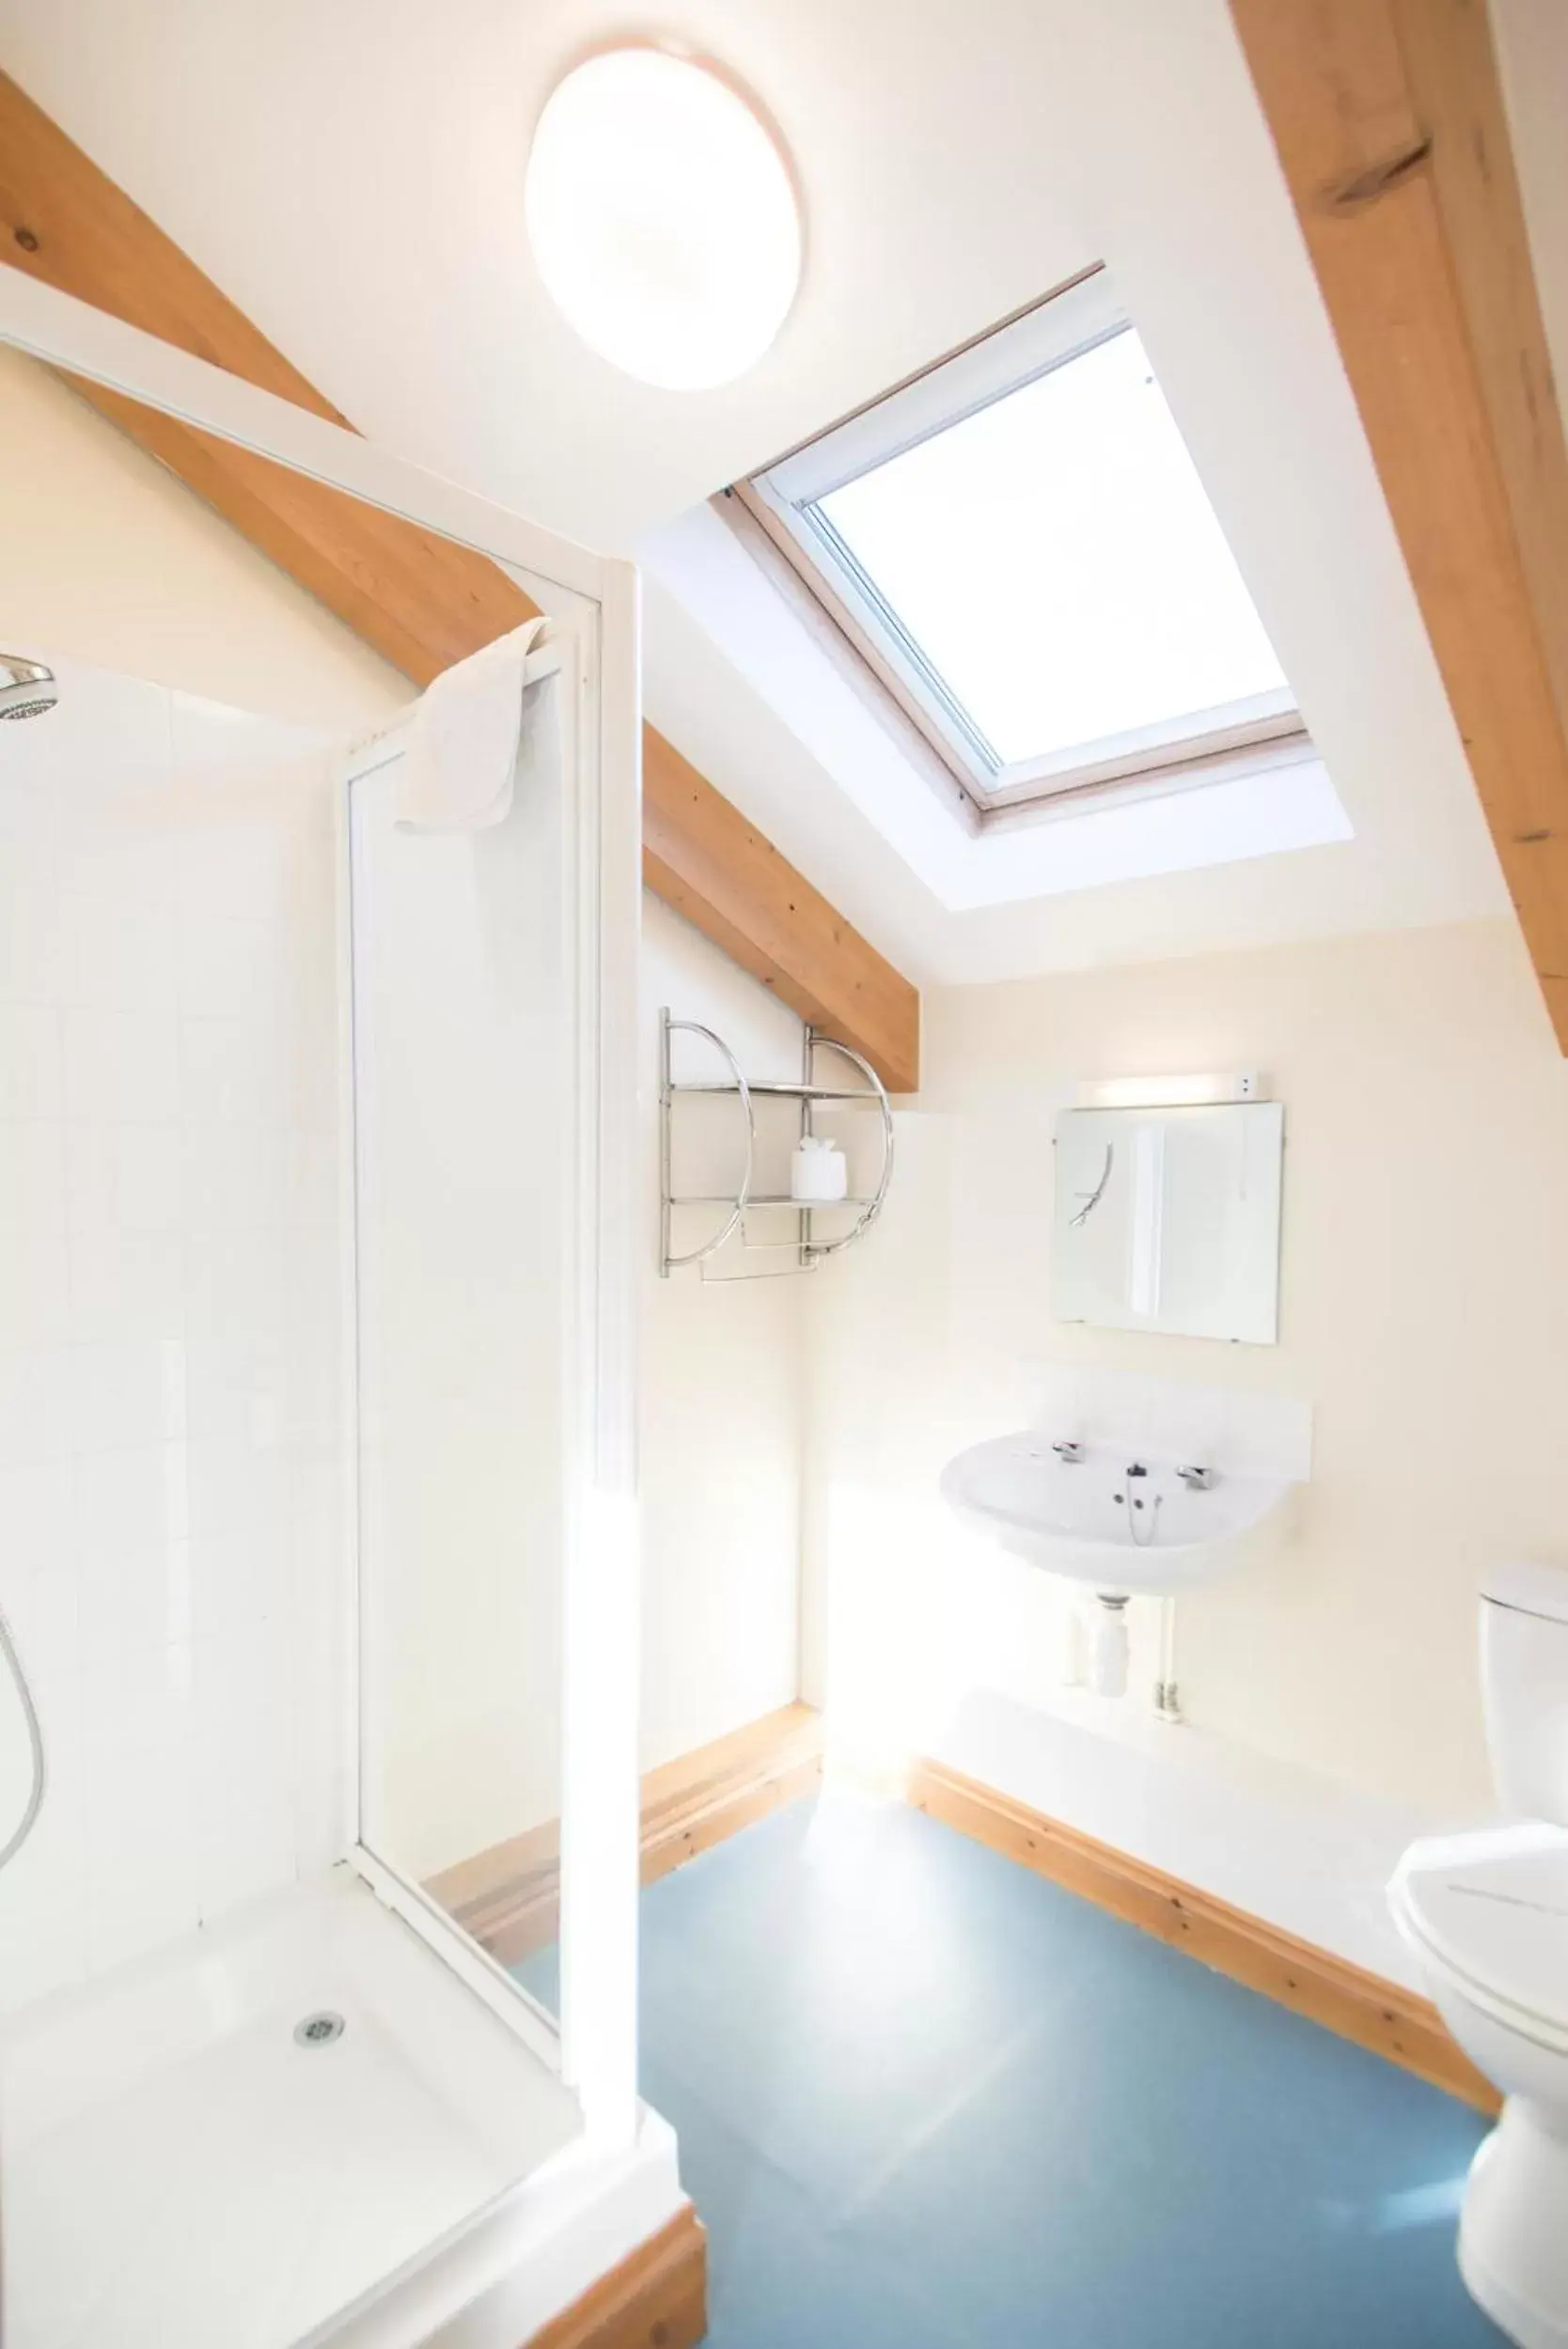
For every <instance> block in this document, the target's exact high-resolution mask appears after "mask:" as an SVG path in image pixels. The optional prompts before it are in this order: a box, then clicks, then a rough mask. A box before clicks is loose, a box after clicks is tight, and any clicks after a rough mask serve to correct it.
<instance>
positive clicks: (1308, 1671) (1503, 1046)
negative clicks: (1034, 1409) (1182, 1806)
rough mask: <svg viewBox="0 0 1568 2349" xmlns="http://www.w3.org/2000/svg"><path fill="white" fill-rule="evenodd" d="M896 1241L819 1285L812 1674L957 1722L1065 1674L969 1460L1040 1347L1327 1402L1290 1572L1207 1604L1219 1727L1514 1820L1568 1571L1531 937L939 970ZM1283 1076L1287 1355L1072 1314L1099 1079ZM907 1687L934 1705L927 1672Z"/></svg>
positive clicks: (1202, 1654)
mask: <svg viewBox="0 0 1568 2349" xmlns="http://www.w3.org/2000/svg"><path fill="white" fill-rule="evenodd" d="M925 1024H926V1039H925V1054H926V1068H925V1075H926V1081H925V1086H924V1089H923V1091H922V1093H921V1096H920V1103H919V1107H918V1109H917V1110H916V1111H913V1112H910V1113H907V1114H906V1115H905V1116H904V1117H903V1118H902V1120H901V1128H902V1131H901V1136H900V1152H901V1155H900V1166H899V1174H898V1178H897V1182H896V1185H895V1190H894V1195H893V1198H892V1201H891V1203H890V1205H889V1208H888V1211H887V1214H886V1220H885V1223H884V1225H883V1227H882V1228H881V1229H879V1230H878V1231H876V1232H875V1233H873V1234H872V1235H871V1237H870V1240H869V1241H868V1242H867V1243H866V1245H865V1246H864V1247H863V1249H862V1250H861V1251H860V1252H859V1254H858V1256H857V1258H856V1259H855V1260H851V1261H846V1262H845V1263H844V1265H843V1266H842V1267H841V1268H840V1275H841V1276H840V1278H839V1280H838V1281H836V1282H835V1283H834V1284H833V1285H832V1286H831V1287H829V1286H828V1285H826V1284H825V1283H824V1284H823V1285H820V1286H819V1287H818V1288H817V1289H816V1291H815V1292H814V1294H813V1296H812V1298H811V1300H810V1308H811V1315H812V1329H811V1347H812V1363H813V1401H812V1416H811V1425H810V1432H809V1438H808V1487H809V1500H808V1527H809V1538H808V1630H809V1637H808V1687H809V1689H810V1691H811V1693H815V1694H819V1695H828V1696H831V1697H833V1698H834V1699H835V1700H838V1699H840V1698H841V1699H843V1700H844V1701H845V1702H846V1703H847V1704H849V1705H850V1706H851V1708H852V1710H853V1709H855V1708H858V1709H859V1711H860V1712H861V1714H862V1715H867V1714H868V1713H869V1714H870V1715H872V1716H874V1715H875V1713H876V1710H877V1708H878V1706H879V1705H880V1706H881V1707H882V1708H883V1710H884V1712H885V1713H886V1714H888V1715H890V1716H891V1715H898V1716H899V1717H900V1718H901V1719H907V1718H909V1717H910V1715H911V1712H912V1710H913V1712H914V1714H915V1715H917V1716H920V1707H921V1706H922V1705H923V1706H924V1708H925V1710H924V1714H923V1716H920V1717H919V1720H918V1724H917V1726H918V1728H919V1729H921V1730H923V1732H924V1733H925V1734H928V1735H929V1734H932V1733H933V1732H932V1730H931V1723H932V1720H933V1717H934V1715H935V1714H936V1713H938V1712H940V1711H941V1710H942V1709H943V1708H948V1709H950V1708H951V1706H952V1705H954V1704H956V1703H958V1702H959V1701H960V1700H962V1699H964V1696H965V1695H966V1694H971V1693H972V1692H973V1691H975V1690H976V1689H983V1688H989V1689H992V1690H999V1691H1003V1692H1006V1693H1007V1694H1009V1695H1011V1696H1012V1697H1015V1698H1022V1699H1025V1700H1027V1701H1028V1702H1030V1703H1035V1704H1042V1703H1045V1702H1047V1701H1049V1700H1050V1699H1051V1697H1052V1695H1053V1692H1054V1689H1055V1686H1056V1684H1057V1679H1058V1664H1059V1657H1060V1646H1059V1636H1058V1635H1059V1630H1060V1605H1059V1602H1058V1597H1057V1595H1056V1592H1055V1591H1054V1590H1053V1588H1052V1586H1051V1585H1050V1583H1049V1580H1048V1578H1046V1577H1044V1576H1042V1575H1040V1574H1035V1573H1033V1572H1032V1571H1031V1570H1029V1569H1027V1568H1026V1567H1025V1566H1023V1565H1021V1564H1018V1563H1015V1562H1013V1561H1011V1560H1009V1559H1007V1558H1004V1557H1003V1556H1002V1554H1001V1553H1000V1552H996V1551H990V1550H987V1549H985V1548H983V1547H980V1546H977V1545H976V1544H975V1543H972V1542H970V1541H968V1540H967V1539H966V1538H965V1537H964V1535H963V1534H962V1532H961V1529H960V1528H958V1527H956V1525H955V1524H954V1523H953V1522H952V1521H950V1520H949V1518H948V1517H947V1516H946V1513H945V1512H944V1511H942V1509H941V1507H940V1504H939V1503H938V1502H937V1500H936V1498H935V1494H934V1480H935V1478H936V1475H937V1473H938V1471H939V1469H940V1467H941V1465H942V1463H943V1461H944V1460H945V1459H946V1458H947V1457H948V1456H949V1454H950V1452H951V1451H953V1450H954V1449H957V1448H958V1447H959V1446H960V1445H962V1444H963V1443H965V1442H968V1441H972V1440H974V1439H976V1438H978V1437H980V1436H982V1435H985V1434H987V1433H999V1432H1001V1431H1002V1430H1004V1429H1006V1428H1008V1427H1012V1426H1018V1425H1022V1424H1024V1423H1025V1422H1026V1420H1027V1418H1028V1417H1029V1416H1030V1409H1031V1402H1032V1381H1031V1377H1030V1372H1029V1368H1028V1365H1029V1363H1030V1361H1031V1360H1047V1361H1052V1362H1058V1363H1060V1362H1077V1363H1085V1364H1097V1365H1103V1366H1105V1367H1108V1368H1117V1369H1122V1370H1141V1371H1145V1372H1147V1373H1150V1374H1155V1375H1158V1376H1160V1377H1164V1378H1190V1379H1191V1380H1193V1381H1195V1382H1200V1383H1202V1384H1205V1385H1208V1386H1231V1387H1238V1388H1246V1389H1249V1390H1252V1391H1256V1392H1262V1393H1268V1394H1278V1395H1285V1396H1294V1397H1298V1398H1301V1399H1303V1400H1306V1401H1308V1402H1310V1403H1311V1404H1312V1406H1313V1410H1314V1415H1315V1465H1314V1474H1313V1480H1312V1483H1311V1485H1310V1487H1309V1490H1308V1491H1307V1493H1306V1494H1305V1496H1303V1506H1302V1511H1301V1515H1300V1520H1299V1529H1298V1531H1297V1533H1296V1535H1295V1537H1294V1540H1293V1542H1292V1543H1291V1545H1290V1546H1289V1547H1288V1548H1287V1549H1286V1550H1285V1551H1284V1552H1283V1553H1282V1554H1281V1555H1280V1556H1279V1557H1278V1558H1276V1559H1275V1560H1273V1561H1272V1562H1269V1563H1267V1564H1264V1565H1262V1566H1260V1567H1257V1568H1254V1569H1252V1570H1249V1571H1248V1572H1247V1574H1245V1575H1244V1576H1242V1577H1241V1578H1240V1579H1238V1580H1237V1581H1235V1582H1233V1583H1231V1584H1228V1585H1220V1586H1216V1587H1215V1588H1214V1589H1211V1590H1207V1591H1203V1592H1200V1593H1197V1594H1195V1595H1194V1596H1193V1597H1192V1598H1191V1599H1190V1600H1184V1602H1183V1603H1182V1607H1181V1646H1180V1658H1179V1664H1180V1680H1181V1686H1182V1692H1183V1699H1184V1704H1185V1706H1186V1708H1187V1710H1188V1712H1189V1715H1190V1716H1191V1718H1192V1720H1193V1721H1194V1722H1195V1723H1196V1724H1198V1725H1199V1726H1200V1728H1202V1729H1204V1730H1210V1731H1213V1732H1215V1733H1216V1734H1218V1735H1219V1736H1221V1737H1222V1738H1224V1739H1225V1740H1227V1741H1231V1743H1233V1744H1234V1746H1237V1747H1238V1748H1240V1749H1241V1750H1243V1751H1251V1752H1255V1753H1259V1754H1267V1755H1270V1756H1273V1757H1276V1758H1278V1759H1279V1760H1282V1761H1284V1762H1292V1763H1295V1764H1298V1765H1300V1766H1302V1767H1303V1768H1304V1769H1306V1770H1308V1771H1309V1772H1312V1773H1316V1774H1319V1775H1320V1776H1321V1777H1324V1778H1325V1779H1328V1780H1333V1781H1337V1782H1338V1783H1339V1784H1340V1785H1341V1786H1342V1787H1345V1788H1349V1789H1352V1790H1354V1791H1356V1792H1357V1793H1360V1794H1362V1795H1364V1796H1366V1797H1367V1798H1368V1799H1369V1800H1376V1801H1379V1802H1386V1803H1387V1802H1391V1803H1395V1804H1404V1805H1413V1806H1416V1807H1418V1808H1419V1809H1420V1810H1421V1811H1423V1812H1424V1813H1425V1814H1426V1815H1428V1816H1440V1815H1442V1814H1444V1813H1445V1812H1448V1811H1450V1810H1451V1811H1463V1810H1466V1809H1471V1808H1473V1807H1477V1806H1481V1805H1483V1804H1484V1803H1485V1801H1486V1799H1487V1795H1488V1791H1489V1790H1488V1779H1487V1773H1486V1766H1485V1758H1484V1752H1483V1747H1482V1728H1481V1716H1480V1706H1479V1699H1478V1692H1477V1682H1476V1621H1475V1607H1476V1590H1477V1585H1478V1582H1479V1579H1480V1577H1481V1575H1482V1573H1483V1572H1484V1570H1485V1569H1486V1567H1487V1566H1488V1565H1489V1564H1490V1563H1491V1562H1492V1561H1494V1560H1495V1559H1497V1558H1505V1557H1510V1556H1529V1557H1544V1558H1560V1559H1562V1560H1564V1561H1565V1562H1568V1513H1565V1511H1564V1508H1563V1498H1562V1490H1563V1488H1562V1463H1563V1460H1564V1458H1568V1209H1565V1206H1564V1202H1565V1200H1568V1070H1565V1068H1564V1066H1563V1063H1562V1061H1561V1059H1560V1057H1559V1054H1558V1052H1557V1048H1556V1045H1555V1043H1554V1041H1553V1039H1552V1036H1551V1032H1550V1029H1549V1027H1548V1026H1547V1022H1546V1019H1545V1014H1544V1010H1543V1009H1542V1006H1541V1003H1540V1000H1539V996H1538V994H1537V991H1536V987H1535V983H1534V980H1533V979H1532V977H1531V974H1530V971H1529V965H1528V963H1527V962H1526V959H1525V955H1524V951H1523V948H1522V947H1521V945H1520V943H1519V940H1518V937H1517V934H1516V932H1514V930H1513V926H1512V924H1506V925H1505V924H1500V923H1497V924H1482V925H1476V926H1468V927H1465V928H1457V929H1441V930H1428V931H1417V932H1402V933H1397V934H1389V935H1384V936H1380V937H1374V938H1362V939H1356V940H1347V941H1337V942H1331V943H1324V944H1321V945H1310V946H1296V947H1280V948H1278V949H1274V950H1271V951H1267V952H1260V953H1247V954H1232V955H1215V956H1209V957H1204V958H1201V959H1196V960H1191V961H1184V962H1180V963H1165V964H1161V965H1156V966H1134V967H1123V968H1121V969H1117V970H1110V971H1104V972H1098V973H1091V974H1085V975H1082V976H1073V977H1062V978H1059V979H1046V980H1037V981H1030V982H1024V983H1019V984H1014V985H1005V986H995V987H976V988H955V989H938V990H934V991H932V992H931V993H930V994H928V995H927V997H926V1001H925ZM1229 1068H1237V1069H1239V1068H1262V1069H1264V1070H1266V1071H1268V1072H1269V1073H1271V1074H1272V1075H1273V1077H1274V1079H1275V1081H1276V1085H1277V1088H1278V1093H1279V1096H1280V1098H1281V1099H1282V1100H1283V1101H1284V1103H1285V1110H1286V1134H1287V1149H1286V1175H1285V1205H1284V1244H1283V1271H1282V1294H1281V1342H1280V1344H1279V1345H1278V1347H1277V1348H1254V1347H1249V1346H1228V1345H1222V1344H1212V1343H1206V1342H1200V1341H1197V1340H1193V1339H1179V1338H1162V1337H1157V1336H1152V1335H1147V1334H1143V1333H1119V1332H1103V1331H1094V1330H1089V1329H1084V1328H1079V1327H1069V1326H1063V1325H1058V1324H1057V1323H1053V1321H1052V1319H1051V1283H1050V1262H1049V1231H1050V1214H1049V1205H1050V1197H1051V1122H1052V1117H1053V1113H1054V1110H1055V1109H1056V1107H1058V1105H1059V1104H1062V1103H1063V1102H1064V1101H1066V1100H1068V1099H1070V1098H1071V1093H1072V1088H1073V1087H1074V1084H1075V1083H1076V1081H1077V1080H1078V1079H1079V1078H1080V1077H1084V1076H1104V1075H1112V1074H1121V1073H1144V1072H1149V1073H1153V1072H1162V1071H1164V1072H1171V1071H1181V1070H1206V1069H1229ZM901 1692H902V1693H901Z"/></svg>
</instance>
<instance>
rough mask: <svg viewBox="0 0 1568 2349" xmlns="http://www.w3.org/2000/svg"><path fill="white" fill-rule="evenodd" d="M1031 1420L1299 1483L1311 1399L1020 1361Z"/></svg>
mask: <svg viewBox="0 0 1568 2349" xmlns="http://www.w3.org/2000/svg"><path fill="white" fill-rule="evenodd" d="M1026 1370H1027V1377H1028V1383H1029V1387H1030V1392H1031V1396H1032V1412H1031V1417H1032V1421H1033V1424H1034V1425H1036V1426H1038V1427H1039V1428H1041V1429H1042V1430H1043V1431H1044V1432H1046V1433H1049V1434H1051V1435H1053V1436H1058V1435H1059V1436H1066V1437H1072V1438H1075V1439H1076V1440H1077V1441H1079V1442H1081V1443H1086V1444H1116V1445H1125V1446H1126V1447H1127V1448H1128V1449H1130V1450H1133V1451H1146V1452H1148V1453H1150V1454H1151V1455H1152V1457H1153V1458H1155V1459H1157V1460H1171V1461H1175V1460H1182V1461H1190V1462H1192V1463H1193V1464H1195V1465H1199V1466H1208V1467H1215V1468H1223V1469H1227V1470H1229V1471H1230V1472H1231V1474H1233V1475H1240V1474H1243V1473H1249V1474H1253V1475H1258V1476H1276V1477H1282V1478H1286V1479H1289V1480H1291V1481H1293V1482H1296V1483H1305V1482H1307V1481H1308V1480H1309V1478H1310V1476H1311V1473H1312V1407H1311V1405H1310V1403H1309V1402H1299V1401H1297V1400H1296V1399H1295V1398H1294V1397H1292V1396H1284V1395H1260V1394H1254V1393H1250V1392H1246V1391H1243V1390H1241V1389H1237V1388H1231V1387H1223V1386H1189V1385H1188V1384H1187V1383H1186V1382H1185V1381H1183V1380H1177V1379H1158V1378H1146V1377H1144V1376H1142V1375H1141V1374H1140V1373H1138V1372H1137V1371H1130V1370H1100V1369H1097V1368H1094V1367H1092V1366H1090V1365H1086V1364H1082V1363H1066V1362H1040V1361H1031V1362H1029V1363H1027V1365H1026Z"/></svg>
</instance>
